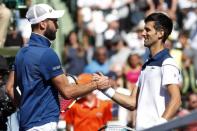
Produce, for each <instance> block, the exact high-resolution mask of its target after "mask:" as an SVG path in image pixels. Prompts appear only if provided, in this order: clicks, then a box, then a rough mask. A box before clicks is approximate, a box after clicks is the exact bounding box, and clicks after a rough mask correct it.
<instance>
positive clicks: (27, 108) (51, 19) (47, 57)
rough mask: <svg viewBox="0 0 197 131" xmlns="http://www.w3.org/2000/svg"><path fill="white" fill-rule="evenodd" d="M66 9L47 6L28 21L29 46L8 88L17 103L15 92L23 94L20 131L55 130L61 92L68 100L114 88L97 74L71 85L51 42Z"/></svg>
mask: <svg viewBox="0 0 197 131" xmlns="http://www.w3.org/2000/svg"><path fill="white" fill-rule="evenodd" d="M63 14H64V11H63V10H54V9H53V8H52V7H50V6H49V5H47V4H36V5H33V6H32V7H30V8H29V10H28V11H27V14H26V18H27V19H28V21H29V22H30V23H31V27H32V34H31V37H30V40H29V42H28V46H27V47H23V48H22V49H20V50H19V52H18V53H17V55H16V58H15V63H14V66H13V70H12V71H11V73H10V75H9V79H8V83H7V86H6V89H7V93H8V95H9V96H10V97H11V98H12V99H13V100H15V99H16V96H15V93H14V89H15V88H16V87H19V90H20V92H21V97H20V103H19V105H18V106H19V115H20V120H19V126H20V131H26V130H28V131H35V130H36V131H55V130H57V122H58V119H59V113H60V108H59V100H58V91H59V92H60V94H61V95H62V96H63V97H64V98H65V99H71V98H77V97H79V96H83V95H86V94H87V93H90V92H91V91H93V90H95V89H101V90H102V89H105V88H107V87H109V86H111V82H110V80H109V79H108V77H106V76H102V75H98V74H93V80H92V81H91V82H90V83H89V84H86V85H69V84H68V80H67V78H66V76H65V75H64V72H63V70H62V67H61V63H60V60H59V58H58V56H57V54H56V53H55V52H54V51H53V49H52V48H50V46H51V41H53V40H55V38H56V32H57V29H58V24H57V19H58V18H60V17H62V16H63Z"/></svg>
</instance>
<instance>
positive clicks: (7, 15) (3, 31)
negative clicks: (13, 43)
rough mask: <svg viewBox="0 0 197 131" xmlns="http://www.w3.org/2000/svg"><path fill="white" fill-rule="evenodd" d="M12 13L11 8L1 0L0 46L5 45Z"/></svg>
mask: <svg viewBox="0 0 197 131" xmlns="http://www.w3.org/2000/svg"><path fill="white" fill-rule="evenodd" d="M11 15H12V14H11V10H10V9H8V8H7V7H6V6H5V5H4V4H3V2H2V0H0V47H3V46H4V42H5V40H6V35H7V31H8V27H9V23H10V19H11Z"/></svg>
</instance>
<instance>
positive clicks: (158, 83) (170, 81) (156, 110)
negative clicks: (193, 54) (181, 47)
mask: <svg viewBox="0 0 197 131" xmlns="http://www.w3.org/2000/svg"><path fill="white" fill-rule="evenodd" d="M172 28H173V24H172V20H171V19H170V18H169V17H168V16H167V15H165V14H163V13H152V14H150V15H149V16H147V17H146V18H145V27H144V30H143V37H144V46H145V47H147V48H149V50H150V58H149V59H148V60H147V61H146V62H145V63H144V65H143V67H142V71H141V74H140V76H139V79H138V82H137V84H136V88H134V91H133V92H132V93H131V95H130V96H126V95H123V94H120V93H118V92H116V91H115V90H114V89H113V88H108V89H107V90H105V91H103V93H104V94H105V95H107V96H108V97H110V98H111V99H112V100H114V101H115V102H117V103H118V104H120V105H122V106H123V107H125V108H127V109H129V110H134V109H136V110H137V115H136V127H135V128H136V130H144V129H147V128H150V127H153V126H156V125H159V124H162V123H165V122H167V121H168V120H170V119H172V118H173V117H174V115H175V114H176V112H177V110H178V108H179V107H180V105H181V95H180V89H179V86H180V83H181V77H180V70H179V68H178V66H177V65H176V63H175V60H174V59H173V58H172V57H171V56H170V54H169V51H168V49H165V47H164V44H165V41H166V39H167V37H168V36H169V35H170V33H171V31H172Z"/></svg>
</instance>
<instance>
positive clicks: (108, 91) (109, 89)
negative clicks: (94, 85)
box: [103, 88, 116, 98]
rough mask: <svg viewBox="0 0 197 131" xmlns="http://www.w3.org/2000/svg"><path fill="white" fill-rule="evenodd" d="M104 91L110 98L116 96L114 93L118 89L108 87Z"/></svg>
mask: <svg viewBox="0 0 197 131" xmlns="http://www.w3.org/2000/svg"><path fill="white" fill-rule="evenodd" d="M103 93H104V94H105V95H106V96H108V97H109V98H112V97H113V96H114V94H115V93H116V91H115V90H114V89H113V88H108V89H106V90H104V91H103Z"/></svg>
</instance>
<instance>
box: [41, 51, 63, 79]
mask: <svg viewBox="0 0 197 131" xmlns="http://www.w3.org/2000/svg"><path fill="white" fill-rule="evenodd" d="M40 70H41V73H42V75H43V76H44V78H45V80H49V79H51V78H53V77H55V76H58V75H61V74H63V70H62V67H61V63H60V60H59V58H58V56H57V54H56V53H55V52H54V51H53V50H52V49H49V50H47V51H46V52H45V53H44V54H43V56H42V58H41V61H40Z"/></svg>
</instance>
